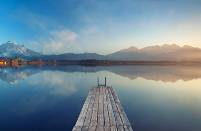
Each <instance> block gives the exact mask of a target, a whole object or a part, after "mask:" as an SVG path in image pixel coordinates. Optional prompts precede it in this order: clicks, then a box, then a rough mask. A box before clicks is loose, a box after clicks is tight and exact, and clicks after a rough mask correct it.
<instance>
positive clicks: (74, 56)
mask: <svg viewBox="0 0 201 131" xmlns="http://www.w3.org/2000/svg"><path fill="white" fill-rule="evenodd" d="M42 59H54V60H86V59H96V60H103V59H105V56H104V55H99V54H96V53H80V54H74V53H65V54H60V55H44V56H42Z"/></svg>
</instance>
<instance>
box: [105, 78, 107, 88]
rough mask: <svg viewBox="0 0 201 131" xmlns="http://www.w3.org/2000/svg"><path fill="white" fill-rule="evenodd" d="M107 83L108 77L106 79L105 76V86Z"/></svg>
mask: <svg viewBox="0 0 201 131" xmlns="http://www.w3.org/2000/svg"><path fill="white" fill-rule="evenodd" d="M106 85H107V79H106V77H105V86H106Z"/></svg>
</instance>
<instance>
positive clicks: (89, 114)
mask: <svg viewBox="0 0 201 131" xmlns="http://www.w3.org/2000/svg"><path fill="white" fill-rule="evenodd" d="M94 90H95V89H94ZM94 90H93V93H92V95H91V100H90V103H89V108H88V110H87V113H86V117H85V120H84V124H83V126H84V128H85V129H88V128H89V126H90V122H91V117H92V112H93V106H94V101H95V97H96V91H94ZM85 129H83V130H85Z"/></svg>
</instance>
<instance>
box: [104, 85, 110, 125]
mask: <svg viewBox="0 0 201 131" xmlns="http://www.w3.org/2000/svg"><path fill="white" fill-rule="evenodd" d="M103 93H104V98H103V104H104V106H103V107H104V109H103V111H104V126H105V127H110V118H109V111H108V105H109V104H110V103H109V99H108V98H107V97H108V92H107V88H103Z"/></svg>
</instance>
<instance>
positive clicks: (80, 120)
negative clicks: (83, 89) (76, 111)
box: [73, 88, 94, 131]
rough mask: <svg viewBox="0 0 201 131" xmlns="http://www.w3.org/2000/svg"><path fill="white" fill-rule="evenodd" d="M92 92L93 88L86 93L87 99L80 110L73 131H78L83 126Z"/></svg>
mask: <svg viewBox="0 0 201 131" xmlns="http://www.w3.org/2000/svg"><path fill="white" fill-rule="evenodd" d="M93 90H94V88H92V89H90V91H89V93H88V96H87V98H86V100H85V102H84V105H83V107H82V110H81V112H80V115H79V117H78V120H77V122H76V126H75V127H74V128H73V131H75V130H79V129H80V128H81V127H82V126H83V124H84V120H85V117H86V113H87V110H88V106H89V102H90V100H91V96H92V94H93Z"/></svg>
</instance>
